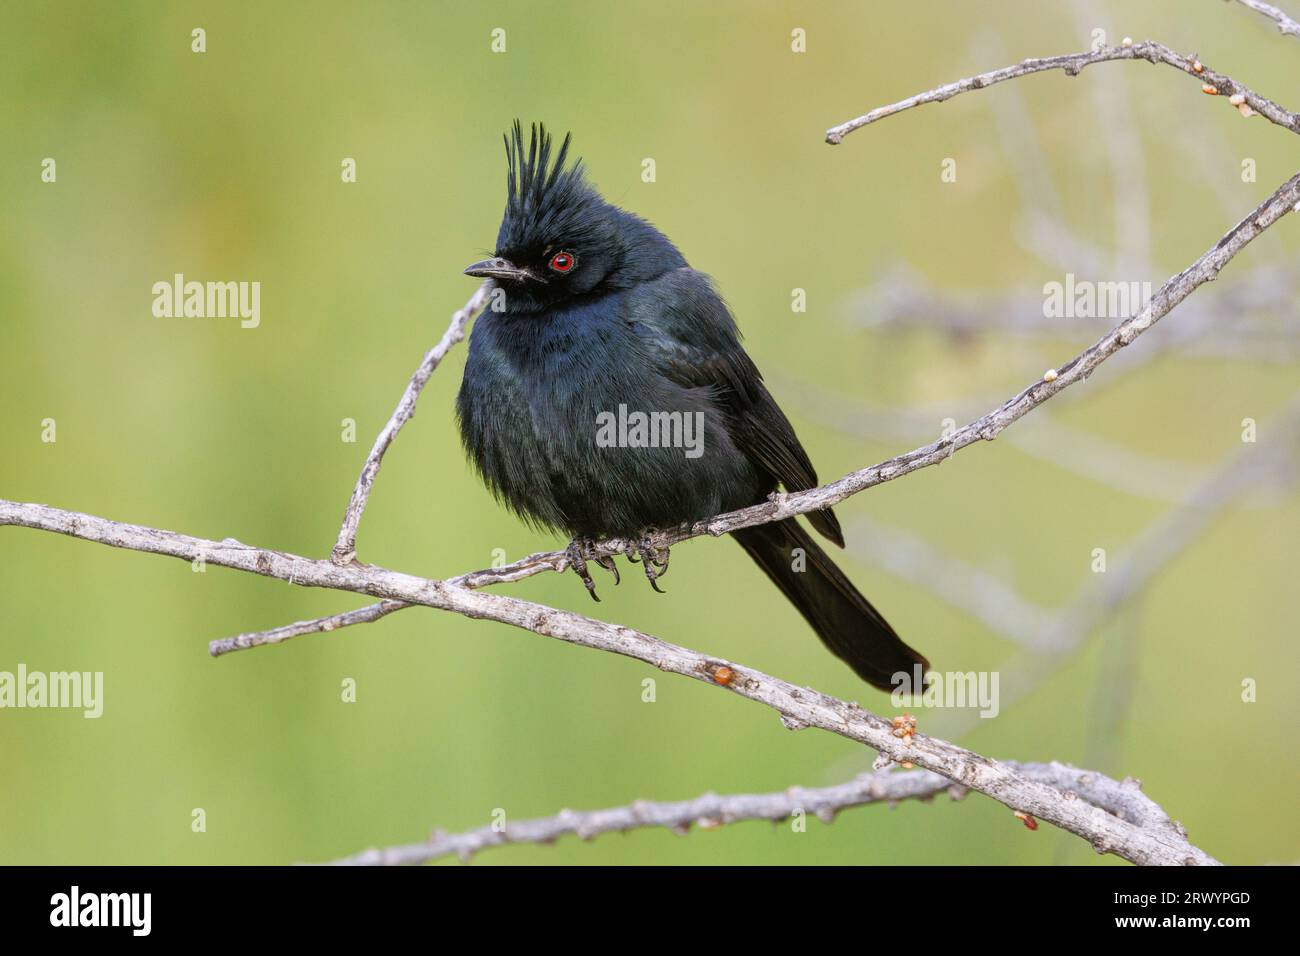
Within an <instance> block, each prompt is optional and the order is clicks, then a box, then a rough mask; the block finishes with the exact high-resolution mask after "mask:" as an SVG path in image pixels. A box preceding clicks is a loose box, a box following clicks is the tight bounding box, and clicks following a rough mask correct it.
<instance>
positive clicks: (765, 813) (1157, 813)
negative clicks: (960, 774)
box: [330, 761, 1178, 866]
mask: <svg viewBox="0 0 1300 956" xmlns="http://www.w3.org/2000/svg"><path fill="white" fill-rule="evenodd" d="M1006 766H1008V767H1011V768H1013V769H1014V770H1015V771H1016V772H1017V773H1019V774H1020V775H1021V776H1023V777H1024V778H1025V779H1027V780H1035V781H1038V782H1039V783H1043V784H1047V785H1048V786H1051V787H1055V788H1057V789H1059V790H1061V791H1062V792H1064V793H1071V794H1074V795H1075V796H1076V797H1077V798H1079V799H1080V800H1082V801H1084V802H1086V803H1089V804H1091V805H1092V806H1094V807H1098V808H1100V809H1101V810H1104V811H1105V812H1106V813H1109V814H1113V815H1114V816H1116V817H1119V818H1120V819H1121V820H1125V821H1127V822H1129V823H1132V824H1133V825H1135V826H1138V827H1144V828H1152V829H1155V830H1166V831H1172V832H1174V833H1178V831H1177V829H1176V827H1177V824H1175V823H1173V822H1172V821H1171V820H1170V819H1169V816H1168V815H1167V814H1166V813H1165V812H1164V811H1163V810H1162V809H1161V808H1160V807H1159V805H1158V804H1156V803H1155V802H1154V801H1153V800H1151V799H1150V798H1149V797H1148V796H1146V794H1144V793H1143V792H1142V784H1141V783H1140V782H1139V781H1137V780H1134V779H1132V778H1128V779H1125V780H1124V781H1123V782H1120V781H1116V780H1112V779H1110V778H1109V777H1105V776H1102V775H1101V774H1098V773H1093V772H1091V771H1088V770H1079V769H1078V768H1076V767H1071V766H1068V765H1066V764H1060V763H1049V764H1041V763H1040V764H1035V763H1014V762H1012V761H1008V762H1007V763H1006ZM944 791H947V793H948V795H949V796H950V797H951V798H952V799H953V800H954V801H956V800H960V799H961V798H962V797H964V796H965V795H966V793H967V790H966V788H965V787H963V786H961V785H960V784H956V783H953V782H952V781H951V780H949V779H947V778H946V777H941V776H940V775H939V774H936V773H931V772H930V771H928V770H904V771H898V772H895V771H890V770H881V771H877V772H875V773H868V774H862V775H861V776H858V777H856V778H854V779H853V780H850V781H848V782H847V783H841V784H836V785H834V786H830V787H816V788H804V787H790V788H789V789H787V790H783V791H781V792H779V793H762V794H755V793H739V794H731V795H728V796H718V795H717V794H716V793H706V794H704V795H703V796H701V797H696V798H695V799H694V800H681V801H675V802H671V803H652V802H650V801H647V800H638V801H636V802H635V803H632V804H630V805H628V806H623V807H610V808H609V809H605V810H586V811H573V810H562V811H560V812H559V813H558V814H556V815H555V816H552V817H542V818H540V819H535V820H523V821H520V822H518V823H509V822H507V823H506V825H505V827H504V828H503V829H500V830H498V829H497V828H496V827H494V826H491V825H489V826H484V827H479V828H478V829H476V830H468V831H466V832H464V833H444V832H442V831H436V832H434V833H433V834H432V835H431V836H430V837H429V839H428V840H426V841H424V842H421V843H410V844H406V845H404V846H394V847H386V848H383V849H370V850H365V851H364V852H361V853H358V854H356V855H354V856H349V857H345V858H344V859H341V860H335V861H334V862H333V863H332V864H330V865H332V866H405V865H411V864H419V863H427V862H429V861H430V860H436V859H438V858H439V857H444V856H451V855H453V854H454V855H456V856H457V857H459V858H460V860H461V862H463V863H468V862H469V861H470V859H471V858H472V857H473V856H474V854H475V853H478V852H479V851H480V850H487V849H491V848H492V847H498V846H510V845H518V844H523V843H533V844H549V843H554V842H555V841H556V840H558V839H559V838H560V837H563V836H570V835H572V836H577V837H579V838H580V839H582V840H593V839H595V838H596V837H598V836H600V835H601V834H603V833H626V832H628V831H629V830H639V829H645V828H650V827H664V828H666V829H669V830H672V831H673V832H674V833H677V834H680V835H682V836H685V835H686V834H687V833H688V832H689V831H690V828H691V827H692V826H693V825H698V826H699V827H701V828H703V829H713V828H715V827H719V826H724V825H726V824H731V823H739V822H742V821H745V820H768V821H770V822H772V823H780V822H781V821H783V820H790V819H793V818H795V817H796V815H799V814H809V815H813V816H816V817H817V818H818V819H819V820H821V821H822V822H823V823H826V824H830V823H833V822H834V821H835V817H836V815H837V814H838V813H839V812H840V811H841V810H848V809H851V808H853V807H861V806H866V805H868V804H873V803H888V804H889V805H890V806H893V805H894V804H897V803H899V802H901V801H904V800H921V801H929V800H931V799H933V798H934V797H935V796H936V795H937V794H940V793H943V792H944Z"/></svg>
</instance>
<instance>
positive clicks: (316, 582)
mask: <svg viewBox="0 0 1300 956" xmlns="http://www.w3.org/2000/svg"><path fill="white" fill-rule="evenodd" d="M0 525H17V526H20V527H26V528H35V529H38V530H42V531H52V532H55V533H58V534H65V535H68V536H70V537H75V538H81V539H82V540H84V541H94V542H96V543H99V544H105V545H109V546H110V547H115V548H126V549H129V550H132V551H143V552H147V553H150V554H163V555H168V556H171V557H175V558H181V559H183V560H186V561H190V562H193V561H196V560H199V559H200V558H202V559H203V560H204V561H205V562H206V563H207V564H211V565H215V566H217V567H225V568H232V569H235V570H238V571H245V572H249V573H251V574H258V575H261V576H263V577H268V578H275V579H277V580H281V581H287V582H289V583H291V584H295V585H297V586H299V587H323V588H331V589H334V590H340V591H352V592H355V593H358V594H369V595H371V596H373V597H377V598H383V599H387V600H394V601H403V602H406V603H409V604H421V605H424V606H426V607H432V608H438V609H440V610H445V611H453V612H455V613H457V614H462V615H464V616H466V617H470V618H475V619H479V620H491V621H499V622H501V623H503V624H510V625H512V626H514V627H518V628H522V629H524V630H527V631H532V632H534V633H536V634H542V635H545V636H547V637H553V638H556V639H558V640H561V641H565V642H567V643H570V644H578V645H581V646H583V647H591V648H595V649H596V650H602V651H608V652H610V653H613V654H620V655H622V656H624V657H630V658H633V659H635V660H639V661H643V662H644V663H647V664H651V665H653V666H655V667H657V668H659V670H661V671H664V672H667V673H673V674H680V675H681V676H683V677H690V678H692V679H694V680H698V681H701V682H703V683H707V684H711V685H713V686H721V687H725V688H726V689H727V690H729V691H731V692H732V693H734V694H736V695H738V696H740V697H745V698H747V699H749V700H752V701H755V702H757V703H760V704H764V705H766V706H767V707H770V708H772V709H773V710H775V711H776V712H777V713H778V714H780V716H781V721H782V723H783V724H784V725H785V726H786V727H787V728H788V729H791V730H798V729H803V728H805V727H816V728H818V729H821V730H827V731H830V732H831V733H834V734H838V735H839V736H841V737H845V738H846V739H849V740H854V741H857V742H858V743H862V744H866V745H867V746H868V747H871V748H873V749H874V750H876V751H878V752H879V753H880V754H881V755H882V757H887V758H888V759H890V760H893V761H894V762H896V763H912V764H915V765H916V766H919V767H923V768H925V769H926V770H932V771H934V772H935V773H938V774H941V775H943V776H945V777H947V778H948V779H950V780H953V781H955V782H957V783H960V784H962V785H963V786H966V787H968V788H970V789H971V790H977V791H979V792H980V793H983V794H986V795H987V796H990V797H992V798H993V799H994V800H997V801H998V802H999V803H1002V804H1005V805H1006V806H1008V807H1011V808H1012V809H1013V810H1016V811H1019V812H1023V813H1028V814H1032V815H1033V816H1035V817H1037V818H1038V819H1040V820H1043V821H1045V822H1047V823H1051V824H1053V825H1055V826H1058V827H1060V828H1062V829H1064V830H1068V831H1069V832H1071V833H1074V834H1076V835H1077V836H1080V837H1082V838H1084V839H1085V840H1087V841H1088V842H1089V843H1090V844H1092V846H1093V847H1094V848H1095V849H1096V850H1097V851H1098V852H1099V853H1114V854H1116V855H1117V856H1120V857H1122V858H1123V859H1126V860H1129V861H1130V862H1132V863H1138V864H1142V865H1184V864H1186V865H1206V864H1210V865H1212V864H1215V863H1216V862H1217V861H1215V860H1214V859H1213V858H1212V857H1210V856H1208V855H1207V854H1206V853H1204V852H1203V851H1201V850H1199V849H1197V848H1196V847H1194V846H1192V845H1190V844H1189V843H1188V842H1187V841H1186V839H1185V837H1184V836H1183V835H1181V834H1180V832H1179V831H1177V830H1176V829H1174V828H1167V829H1151V828H1147V827H1140V826H1137V825H1135V824H1132V823H1129V822H1127V821H1125V820H1122V819H1119V818H1118V817H1113V816H1111V815H1110V814H1107V813H1105V812H1103V811H1101V810H1098V809H1097V808H1096V807H1093V806H1090V805H1088V804H1086V803H1084V802H1082V801H1079V800H1077V799H1072V798H1071V797H1069V796H1067V795H1066V794H1064V793H1062V792H1061V791H1059V790H1057V789H1055V788H1054V787H1051V786H1049V785H1046V784H1042V783H1038V782H1037V781H1034V780H1029V779H1027V778H1025V777H1023V776H1021V775H1020V774H1019V773H1017V772H1016V771H1015V770H1014V769H1013V768H1011V767H1009V766H1007V765H1006V764H1003V763H999V762H998V761H995V760H991V759H989V758H987V757H982V756H980V755H979V754H976V753H973V752H971V751H969V750H966V749H964V748H961V747H958V746H956V745H954V744H951V743H948V742H946V741H942V740H938V739H936V738H933V737H928V736H925V735H924V734H917V735H916V736H914V737H908V738H906V739H901V738H899V737H898V736H895V733H894V728H893V727H892V726H891V724H890V722H889V721H887V720H885V719H884V718H882V717H879V716H877V715H875V714H872V713H869V712H867V711H866V710H863V709H862V708H861V707H859V706H858V705H857V704H856V703H850V702H847V701H843V700H839V699H837V698H834V697H830V696H828V695H826V694H822V693H820V692H819V691H815V690H813V689H811V688H807V687H797V686H795V685H794V684H791V683H789V682H788V681H784V680H781V679H780V678H778V677H773V676H771V675H769V674H764V673H763V672H761V671H757V670H754V669H753V668H750V667H745V666H744V665H741V664H737V663H733V662H731V661H725V660H720V659H718V658H712V657H709V656H707V655H704V654H701V653H699V652H698V651H693V650H690V649H689V648H685V647H680V646H678V645H676V644H670V643H668V642H667V641H663V640H660V639H659V638H657V637H653V636H651V635H649V634H646V633H644V632H642V631H637V630H635V629H633V628H630V627H623V626H620V625H617V624H609V623H606V622H604V621H597V620H594V619H592V618H589V617H584V616H583V615H581V614H575V613H573V612H571V611H562V610H559V609H556V608H550V607H546V606H544V605H540V604H534V603H532V602H531V601H523V600H520V599H518V598H513V597H507V596H505V595H501V594H492V593H488V592H484V591H470V590H467V589H465V588H461V587H456V586H455V585H452V584H449V583H448V582H446V581H436V580H430V579H428V578H420V577H416V576H414V575H410V574H403V573H401V572H398V571H391V570H388V569H386V568H381V567H376V566H374V565H362V564H359V563H355V562H354V563H352V564H348V565H337V564H334V563H333V562H331V561H322V560H316V559H313V558H307V557H302V556H300V555H295V554H289V553H286V552H283V551H273V550H270V549H267V548H258V547H253V546H251V545H247V544H243V543H241V542H239V541H235V540H233V539H226V540H225V541H211V540H206V539H203V538H195V537H191V536H189V535H184V534H179V533H177V532H174V531H164V530H160V529H158V528H149V527H144V526H141V525H133V524H123V523H119V522H116V521H109V520H107V519H105V518H99V517H96V516H94V515H87V514H80V513H77V512H73V511H63V510H61V509H59V508H51V507H49V506H48V505H41V504H31V503H22V502H14V501H6V500H3V499H0ZM724 668H725V670H724Z"/></svg>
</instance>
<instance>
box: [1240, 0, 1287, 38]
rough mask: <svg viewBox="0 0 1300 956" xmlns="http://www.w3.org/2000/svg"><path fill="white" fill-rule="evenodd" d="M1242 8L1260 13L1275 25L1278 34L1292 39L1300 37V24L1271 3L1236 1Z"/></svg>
mask: <svg viewBox="0 0 1300 956" xmlns="http://www.w3.org/2000/svg"><path fill="white" fill-rule="evenodd" d="M1237 2H1238V3H1240V4H1241V5H1242V6H1243V7H1250V9H1252V10H1254V11H1255V12H1256V13H1261V14H1263V15H1264V16H1266V17H1268V18H1269V19H1270V20H1272V21H1273V22H1274V23H1276V24H1277V30H1278V32H1279V33H1282V34H1286V35H1289V36H1293V37H1300V23H1297V22H1296V21H1295V20H1293V19H1291V18H1290V17H1289V16H1287V15H1286V14H1285V13H1283V12H1282V11H1281V10H1280V9H1279V8H1277V7H1275V6H1273V4H1271V3H1264V2H1262V0H1237Z"/></svg>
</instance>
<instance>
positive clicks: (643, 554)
mask: <svg viewBox="0 0 1300 956" xmlns="http://www.w3.org/2000/svg"><path fill="white" fill-rule="evenodd" d="M668 556H669V555H668V549H667V548H659V547H656V546H655V543H654V532H652V531H649V530H647V531H645V532H644V533H643V534H642V535H641V538H640V539H639V540H638V541H637V542H636V543H635V544H633V545H630V546H629V547H628V550H627V559H628V560H629V561H639V562H641V567H642V568H644V569H645V576H646V580H647V581H649V582H650V586H651V587H652V588H654V589H655V590H656V591H658V592H659V593H660V594H664V593H666V592H665V591H664V589H663V588H661V587H660V586H659V579H660V578H661V577H663V576H664V575H665V574H667V573H668Z"/></svg>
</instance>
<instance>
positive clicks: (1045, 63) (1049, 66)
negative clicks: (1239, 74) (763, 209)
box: [826, 40, 1300, 146]
mask: <svg viewBox="0 0 1300 956" xmlns="http://www.w3.org/2000/svg"><path fill="white" fill-rule="evenodd" d="M1109 60H1146V61H1148V62H1150V63H1165V64H1168V65H1169V66H1172V67H1176V68H1177V69H1179V70H1181V71H1182V72H1184V73H1187V74H1189V75H1190V76H1192V77H1193V78H1194V79H1197V80H1200V81H1201V85H1202V86H1203V87H1204V86H1208V87H1210V88H1211V89H1212V90H1213V92H1214V93H1215V94H1216V95H1220V96H1228V97H1231V96H1237V95H1240V96H1242V97H1244V102H1245V104H1246V105H1248V106H1249V107H1250V108H1251V109H1253V110H1254V111H1255V112H1256V113H1259V114H1260V115H1261V116H1263V117H1264V118H1265V119H1267V120H1269V121H1270V122H1272V123H1276V124H1277V125H1278V126H1282V127H1284V128H1286V129H1289V130H1291V132H1293V133H1300V115H1297V114H1295V113H1292V112H1291V111H1290V110H1286V109H1283V108H1282V107H1280V106H1278V105H1277V104H1276V103H1274V102H1273V101H1272V100H1270V99H1268V98H1266V97H1263V96H1260V95H1259V94H1258V93H1256V92H1255V91H1254V90H1252V89H1250V88H1249V87H1246V86H1242V85H1241V84H1240V83H1238V82H1237V81H1236V80H1234V79H1232V77H1230V76H1224V75H1223V74H1222V73H1216V72H1214V71H1213V70H1211V69H1210V68H1209V67H1207V66H1205V65H1204V64H1200V63H1198V61H1197V60H1195V59H1194V58H1192V57H1185V56H1183V55H1182V54H1179V53H1175V52H1174V51H1173V50H1171V49H1169V47H1167V46H1165V45H1164V44H1162V43H1156V42H1154V41H1152V40H1144V41H1142V42H1141V43H1134V44H1133V45H1132V46H1117V47H1105V48H1103V49H1100V50H1096V51H1092V52H1084V53H1067V54H1064V55H1063V56H1047V57H1037V58H1034V59H1029V60H1023V61H1022V62H1020V63H1017V64H1015V65H1014V66H1004V67H1003V68H1002V69H1000V70H990V71H989V72H988V73H981V74H979V75H978V76H971V77H967V78H966V79H964V80H958V81H956V82H955V83H947V84H945V85H943V86H938V87H935V88H934V89H932V90H927V91H926V92H924V93H918V94H916V95H915V96H909V97H908V98H907V99H905V100H899V101H898V102H897V103H891V104H889V105H888V106H879V107H877V108H876V109H874V110H872V111H871V112H869V113H864V114H863V115H862V116H859V117H857V118H855V119H851V120H849V121H847V122H845V123H841V124H839V125H838V126H832V127H831V128H830V129H828V130H827V131H826V142H828V143H830V144H831V145H832V146H836V145H838V144H839V143H841V142H843V141H844V137H845V136H847V135H848V134H849V133H852V132H853V131H854V130H857V129H861V128H862V127H864V126H867V125H869V124H871V123H875V122H877V121H879V120H882V119H885V118H886V117H888V116H893V115H894V114H896V113H902V112H903V111H904V110H910V109H913V108H915V107H917V106H924V105H925V104H927V103H942V102H943V101H944V100H949V99H952V98H953V97H954V96H957V95H958V94H961V93H969V92H970V91H971V90H982V89H984V87H986V86H992V85H993V84H995V83H1002V82H1004V81H1006V80H1014V79H1016V78H1017V77H1021V76H1028V75H1029V74H1031V73H1042V72H1045V71H1047V70H1064V71H1065V74H1066V75H1067V76H1077V75H1078V74H1079V71H1080V70H1082V69H1083V68H1084V67H1088V66H1092V65H1093V64H1094V63H1105V62H1107V61H1109ZM1197 66H1200V67H1201V69H1199V70H1198V69H1196V67H1197Z"/></svg>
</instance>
